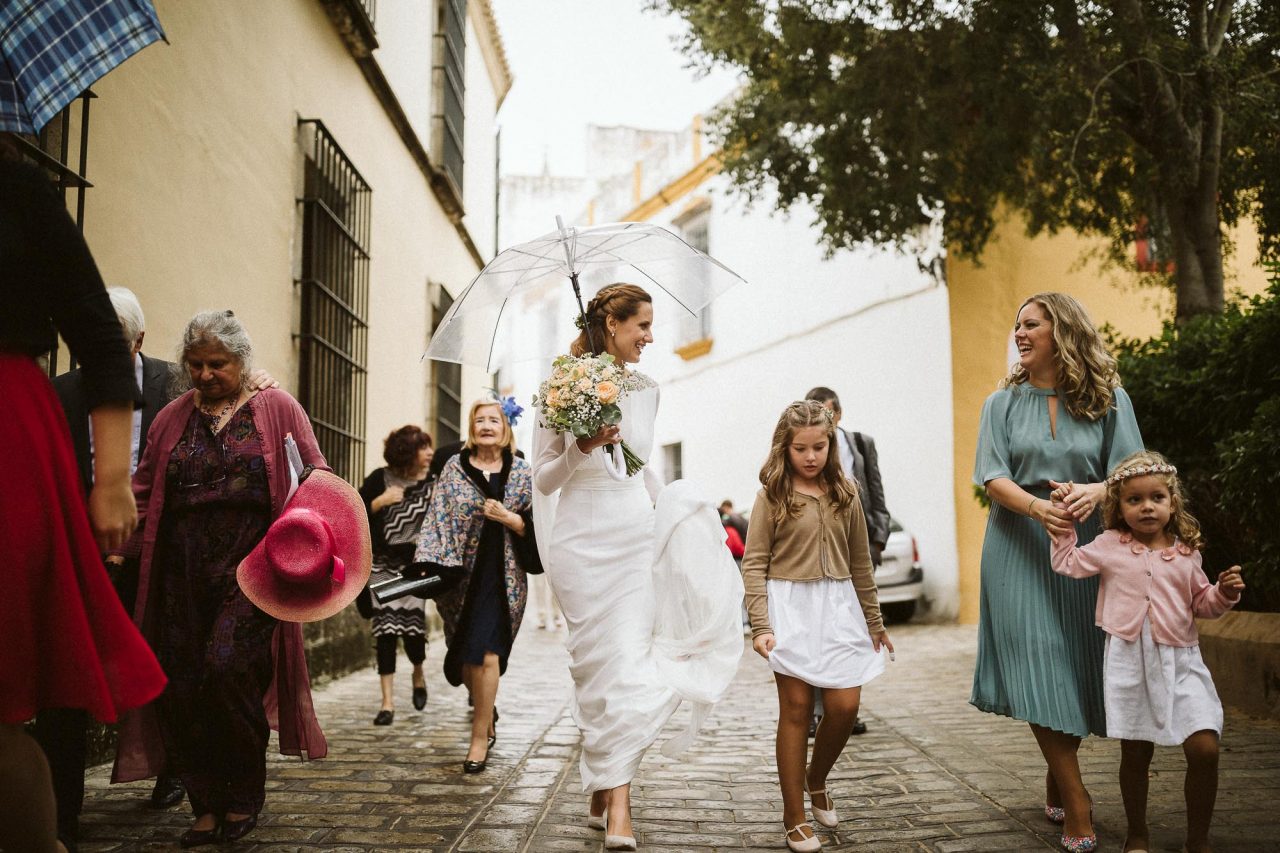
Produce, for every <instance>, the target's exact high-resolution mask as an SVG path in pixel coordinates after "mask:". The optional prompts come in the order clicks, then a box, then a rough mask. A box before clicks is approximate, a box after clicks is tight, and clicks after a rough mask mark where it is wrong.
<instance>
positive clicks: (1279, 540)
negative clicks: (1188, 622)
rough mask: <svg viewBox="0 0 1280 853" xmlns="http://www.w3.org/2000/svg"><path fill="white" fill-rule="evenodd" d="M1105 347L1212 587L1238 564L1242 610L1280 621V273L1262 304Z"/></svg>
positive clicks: (1233, 307) (1241, 305) (1241, 303)
mask: <svg viewBox="0 0 1280 853" xmlns="http://www.w3.org/2000/svg"><path fill="white" fill-rule="evenodd" d="M1111 346H1112V351H1113V352H1115V354H1116V357H1117V358H1118V359H1119V362H1120V375H1121V377H1122V378H1123V380H1124V387H1125V390H1126V391H1128V392H1129V395H1130V396H1131V397H1132V398H1133V405H1134V409H1135V410H1136V412H1137V416H1138V424H1139V426H1140V427H1141V428H1142V439H1143V443H1144V444H1145V445H1146V446H1147V447H1148V448H1150V449H1152V450H1158V451H1160V452H1161V453H1163V454H1165V455H1166V456H1168V457H1169V458H1170V460H1172V461H1173V463H1174V464H1175V465H1177V466H1178V474H1179V476H1180V478H1181V479H1182V482H1183V485H1184V486H1185V487H1186V489H1187V492H1188V496H1189V502H1190V505H1191V506H1190V509H1191V512H1192V513H1193V514H1194V515H1195V516H1196V518H1198V519H1199V520H1200V525H1201V527H1202V528H1203V530H1204V535H1205V539H1206V542H1207V545H1206V547H1205V549H1204V558H1205V572H1206V573H1207V574H1208V575H1209V578H1210V580H1213V579H1215V578H1216V576H1217V573H1218V572H1220V571H1221V570H1223V569H1225V568H1227V567H1228V566H1230V565H1233V564H1237V563H1238V564H1240V565H1241V566H1243V568H1244V579H1245V583H1246V584H1247V586H1248V589H1246V590H1245V594H1244V599H1243V601H1242V602H1241V605H1240V606H1241V607H1243V608H1246V609H1250V610H1267V611H1280V267H1274V268H1272V270H1271V284H1270V286H1269V287H1268V289H1267V292H1266V293H1265V294H1262V295H1260V296H1256V297H1253V298H1251V299H1238V300H1235V301H1233V302H1232V303H1231V304H1230V305H1228V306H1227V308H1226V310H1225V311H1224V312H1223V313H1222V314H1219V315H1212V316H1204V317H1198V318H1196V319H1194V320H1191V321H1189V322H1187V323H1186V324H1184V325H1182V326H1175V325H1174V324H1173V323H1168V324H1166V326H1165V327H1164V330H1163V331H1162V332H1161V334H1160V335H1159V336H1158V337H1156V338H1152V339H1151V340H1146V341H1139V340H1126V339H1120V338H1118V337H1116V336H1114V335H1112V336H1111Z"/></svg>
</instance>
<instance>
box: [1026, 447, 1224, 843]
mask: <svg viewBox="0 0 1280 853" xmlns="http://www.w3.org/2000/svg"><path fill="white" fill-rule="evenodd" d="M1177 474H1178V470H1177V469H1176V468H1174V467H1173V466H1172V465H1170V464H1169V462H1168V461H1167V460H1166V459H1165V458H1164V457H1163V456H1161V455H1160V454H1159V453H1154V452H1152V451H1140V452H1138V453H1134V454H1133V455H1131V456H1129V457H1128V458H1126V459H1125V460H1124V461H1122V462H1121V463H1120V464H1119V465H1117V466H1116V468H1115V469H1114V470H1113V471H1112V472H1111V474H1110V476H1108V477H1107V481H1106V485H1107V493H1106V498H1105V499H1104V501H1103V505H1102V510H1103V525H1104V526H1105V527H1106V528H1107V529H1106V530H1105V531H1104V532H1103V533H1102V534H1100V535H1099V536H1098V537H1097V538H1096V539H1094V540H1093V542H1091V543H1089V544H1088V545H1085V546H1084V547H1083V548H1079V547H1076V534H1075V529H1074V528H1072V530H1071V532H1070V533H1067V534H1065V535H1062V536H1060V537H1059V538H1057V539H1056V540H1055V541H1054V542H1053V546H1052V549H1053V550H1052V561H1053V570H1054V571H1055V572H1057V573H1058V574H1060V575H1067V576H1068V577H1073V578H1086V577H1092V576H1093V575H1098V574H1100V575H1101V576H1102V577H1101V585H1100V586H1099V591H1098V610H1097V625H1098V627H1099V628H1101V629H1102V630H1103V631H1105V632H1106V633H1107V642H1106V651H1105V658H1104V662H1103V700H1104V702H1105V705H1106V710H1107V736H1108V737H1113V738H1120V739H1121V744H1120V756H1121V757H1120V791H1121V794H1122V795H1123V797H1124V808H1125V814H1126V815H1128V818H1129V830H1128V837H1127V839H1126V840H1125V844H1124V850H1125V851H1127V853H1146V851H1147V849H1148V846H1149V844H1150V834H1149V831H1148V829H1147V819H1146V814H1147V770H1148V768H1149V766H1150V764H1151V756H1152V753H1153V752H1154V745H1155V744H1157V743H1158V744H1161V745H1162V746H1176V745H1178V744H1181V745H1182V748H1183V752H1184V753H1185V754H1186V757H1187V776H1188V779H1187V785H1186V791H1187V843H1186V848H1185V849H1186V850H1187V851H1189V853H1197V851H1201V850H1208V849H1209V822H1210V819H1211V818H1212V817H1213V805H1214V799H1215V797H1216V795H1217V790H1218V738H1219V736H1220V735H1221V733H1222V703H1221V702H1219V701H1218V693H1217V691H1216V690H1215V689H1214V686H1213V679H1212V678H1211V677H1210V675H1209V670H1208V669H1207V668H1206V667H1205V665H1204V660H1203V659H1202V658H1201V657H1200V647H1199V643H1198V635H1197V634H1196V625H1195V621H1194V617H1197V616H1200V617H1207V618H1216V617H1218V616H1221V615H1222V614H1223V613H1226V612H1227V610H1229V609H1230V608H1231V607H1232V606H1233V605H1234V604H1235V603H1236V602H1237V601H1239V600H1240V592H1241V590H1243V589H1244V581H1243V580H1241V578H1240V567H1239V566H1232V567H1231V568H1229V569H1227V570H1226V571H1224V572H1222V573H1221V574H1220V575H1218V583H1217V584H1210V583H1209V579H1208V578H1207V577H1206V576H1205V573H1204V570H1203V569H1202V568H1201V558H1200V552H1199V551H1198V550H1196V549H1197V548H1199V547H1200V546H1201V545H1202V544H1203V543H1202V542H1201V539H1200V525H1199V524H1198V523H1197V522H1196V520H1195V518H1193V517H1192V516H1191V514H1190V513H1188V512H1187V510H1186V506H1185V500H1184V498H1183V495H1182V488H1181V485H1180V484H1179V482H1178V477H1177ZM1051 485H1052V486H1053V487H1054V489H1055V491H1054V494H1053V498H1054V500H1055V501H1056V500H1058V499H1059V498H1060V497H1061V495H1062V494H1064V493H1065V492H1066V491H1069V490H1070V486H1071V484H1069V483H1065V484H1059V483H1051ZM1193 794H1194V796H1193Z"/></svg>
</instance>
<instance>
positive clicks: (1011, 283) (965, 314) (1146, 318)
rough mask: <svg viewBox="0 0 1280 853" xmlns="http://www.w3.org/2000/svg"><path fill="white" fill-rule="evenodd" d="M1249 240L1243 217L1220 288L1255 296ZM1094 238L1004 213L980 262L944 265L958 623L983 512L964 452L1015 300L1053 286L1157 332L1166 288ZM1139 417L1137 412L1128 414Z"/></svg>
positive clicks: (1136, 329)
mask: <svg viewBox="0 0 1280 853" xmlns="http://www.w3.org/2000/svg"><path fill="white" fill-rule="evenodd" d="M1256 245H1257V240H1256V235H1255V233H1254V231H1253V229H1252V227H1251V226H1249V225H1248V224H1245V225H1244V226H1242V227H1241V228H1240V229H1239V230H1238V232H1237V234H1236V246H1237V251H1236V254H1235V256H1234V257H1231V258H1230V259H1229V260H1228V262H1227V276H1228V285H1227V286H1228V289H1229V290H1234V289H1239V290H1242V291H1243V292H1245V293H1251V294H1252V293H1258V292H1260V291H1261V290H1262V289H1264V288H1265V286H1266V277H1265V275H1264V272H1263V270H1262V269H1261V268H1260V267H1259V266H1258V262H1257V249H1256ZM1098 249H1099V244H1098V243H1097V242H1094V241H1089V240H1086V239H1083V238H1081V237H1080V236H1079V235H1077V234H1074V233H1062V234H1058V235H1055V236H1052V237H1037V238H1028V237H1027V236H1026V233H1025V229H1024V226H1023V224H1022V222H1021V220H1020V219H1018V218H1017V217H1013V216H1004V217H1003V218H1002V219H1001V221H1000V224H999V226H998V228H997V230H996V234H995V236H994V238H993V239H992V241H991V243H990V244H989V246H988V247H987V249H986V251H985V252H984V253H983V256H982V263H981V265H978V264H975V263H973V262H971V261H964V260H957V259H956V258H954V257H952V258H950V259H948V262H947V284H948V289H949V291H950V297H951V300H950V304H951V372H952V400H953V408H952V411H953V413H954V414H953V418H954V441H955V453H954V459H955V462H954V465H955V478H954V482H955V503H956V546H957V550H958V552H959V561H960V620H961V621H962V622H976V621H977V619H978V581H979V561H980V557H981V553H982V537H983V533H984V530H985V528H986V523H987V513H986V511H985V510H984V509H982V508H981V507H980V506H979V505H978V503H977V501H976V500H975V499H974V496H973V485H972V475H973V459H974V454H975V452H976V449H977V433H978V415H979V412H980V411H981V409H982V402H983V401H984V400H985V399H986V398H987V396H988V395H989V394H990V393H991V392H992V391H994V390H995V388H996V384H997V383H998V382H999V381H1000V379H1001V377H1003V376H1004V375H1005V374H1006V373H1007V372H1008V368H1009V362H1008V342H1009V336H1010V333H1011V332H1012V328H1013V322H1014V319H1015V317H1016V315H1017V311H1018V308H1019V306H1021V304H1022V302H1023V300H1025V299H1026V298H1027V297H1028V296H1030V295H1031V294H1033V293H1037V292H1040V291H1045V290H1059V291H1063V292H1066V293H1070V294H1071V295H1072V296H1075V297H1076V298H1077V299H1079V300H1080V301H1081V302H1082V303H1083V304H1084V305H1085V307H1086V308H1087V309H1088V310H1089V313H1090V315H1091V316H1092V318H1093V320H1094V322H1095V323H1097V324H1098V325H1099V326H1101V325H1103V324H1106V323H1110V324H1111V325H1112V326H1114V327H1115V328H1116V329H1117V330H1118V331H1119V332H1120V333H1122V334H1124V335H1126V336H1130V337H1147V336H1151V335H1154V334H1156V333H1157V332H1159V330H1160V327H1161V324H1162V322H1163V321H1164V320H1165V319H1166V318H1168V317H1169V316H1171V312H1172V300H1171V299H1170V298H1169V297H1170V294H1169V293H1168V292H1167V291H1162V290H1154V289H1150V288H1141V287H1139V286H1138V285H1137V277H1136V276H1135V275H1134V274H1131V273H1126V272H1124V271H1122V270H1118V269H1104V268H1102V266H1101V264H1100V262H1099V261H1098V260H1097V258H1098V257H1100V253H1099V252H1098ZM1138 416H1139V420H1141V418H1142V416H1143V413H1142V412H1139V413H1138Z"/></svg>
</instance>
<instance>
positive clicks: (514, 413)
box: [488, 388, 524, 426]
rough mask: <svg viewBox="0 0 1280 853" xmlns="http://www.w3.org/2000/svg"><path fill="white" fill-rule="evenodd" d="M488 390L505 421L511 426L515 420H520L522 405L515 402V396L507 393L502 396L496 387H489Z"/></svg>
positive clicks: (522, 411)
mask: <svg viewBox="0 0 1280 853" xmlns="http://www.w3.org/2000/svg"><path fill="white" fill-rule="evenodd" d="M488 391H489V392H490V393H491V394H493V398H494V402H495V403H497V404H498V406H499V407H501V409H502V416H503V417H505V418H506V419H507V423H509V424H511V426H515V425H516V421H518V420H520V416H521V415H522V414H524V406H521V405H520V404H519V403H517V402H516V398H515V397H513V396H512V395H510V394H508V395H507V396H505V397H504V396H502V395H501V394H499V393H498V392H497V390H496V389H493V388H489V389H488Z"/></svg>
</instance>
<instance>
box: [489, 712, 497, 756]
mask: <svg viewBox="0 0 1280 853" xmlns="http://www.w3.org/2000/svg"><path fill="white" fill-rule="evenodd" d="M497 742H498V709H497V708H496V707H495V708H494V709H493V734H491V735H489V746H488V748H489V749H493V745H494V744H495V743H497Z"/></svg>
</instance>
